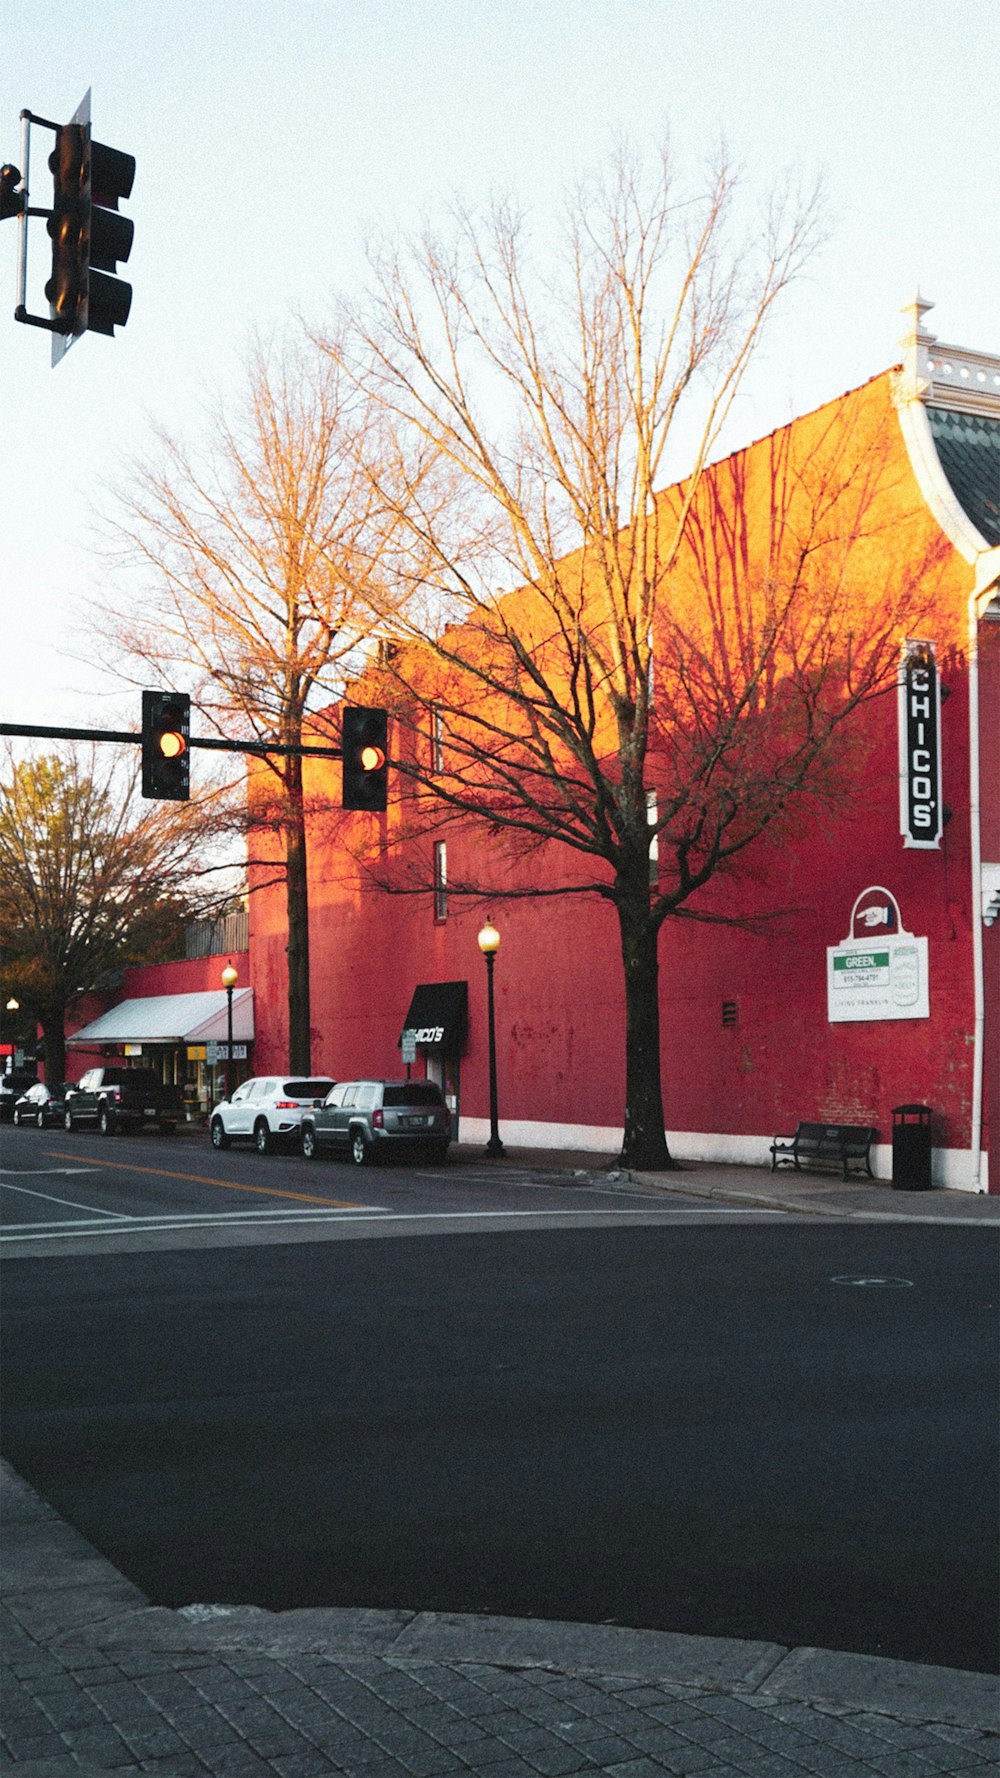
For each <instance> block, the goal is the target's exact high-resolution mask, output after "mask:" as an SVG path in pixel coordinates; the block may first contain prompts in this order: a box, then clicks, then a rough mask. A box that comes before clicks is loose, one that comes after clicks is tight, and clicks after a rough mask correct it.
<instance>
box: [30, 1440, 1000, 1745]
mask: <svg viewBox="0 0 1000 1778" xmlns="http://www.w3.org/2000/svg"><path fill="white" fill-rule="evenodd" d="M0 1509H2V1516H3V1522H4V1562H3V1569H4V1593H3V1599H2V1604H0V1614H2V1630H3V1643H2V1661H3V1674H2V1678H3V1690H4V1702H3V1712H2V1718H0V1724H2V1726H0V1750H2V1765H0V1770H2V1771H3V1773H4V1774H5V1775H6V1774H16V1778H81V1775H83V1778H98V1774H102V1775H106V1774H108V1773H115V1774H117V1775H118V1778H137V1775H138V1774H140V1773H152V1774H156V1775H157V1778H205V1775H206V1774H211V1775H215V1778H326V1775H327V1774H341V1775H345V1778H458V1775H460V1774H469V1773H474V1774H482V1775H484V1778H576V1775H578V1774H579V1775H583V1774H599V1773H605V1774H608V1775H609V1778H654V1775H655V1774H657V1773H663V1772H667V1773H678V1774H691V1775H692V1778H740V1775H742V1778H799V1775H801V1774H810V1775H815V1774H822V1775H824V1778H865V1775H866V1774H871V1775H873V1778H874V1775H876V1774H877V1775H879V1778H911V1775H913V1778H915V1775H917V1774H921V1775H925V1778H926V1775H930V1774H942V1775H944V1778H959V1775H960V1774H961V1775H963V1778H964V1775H968V1778H971V1775H972V1774H983V1775H985V1774H987V1773H991V1772H996V1771H997V1769H998V1767H997V1752H998V1749H1000V1740H998V1738H997V1731H998V1730H1000V1688H998V1686H997V1684H996V1683H995V1682H994V1681H993V1680H992V1679H991V1678H989V1677H988V1676H985V1675H982V1674H976V1673H957V1672H952V1671H949V1670H947V1669H944V1668H939V1667H922V1666H915V1665H910V1664H907V1663H905V1662H898V1661H884V1660H876V1659H872V1658H870V1657H867V1656H859V1655H850V1654H838V1653H833V1652H825V1651H823V1650H817V1649H787V1648H783V1647H781V1646H779V1645H778V1644H775V1643H763V1642H738V1641H730V1640H713V1639H710V1638H707V1637H697V1636H675V1635H667V1634H662V1633H659V1632H654V1631H634V1630H625V1629H617V1628H612V1627H610V1626H593V1627H590V1626H587V1625H580V1624H548V1623H540V1622H534V1621H515V1620H504V1619H498V1618H488V1617H455V1616H447V1615H435V1614H431V1613H426V1612H420V1613H412V1612H406V1611H398V1612H377V1611H364V1610H358V1611H345V1610H326V1611H324V1610H308V1611H289V1612H284V1613H269V1612H265V1611H261V1610H258V1609H257V1608H255V1607H252V1606H247V1607H233V1608H228V1607H213V1606H212V1605H211V1604H204V1605H196V1604H193V1605H191V1606H188V1607H186V1608H185V1609H183V1610H180V1611H168V1610H164V1609H162V1608H158V1607H154V1606H151V1605H149V1603H148V1602H147V1601H146V1599H145V1598H144V1596H143V1595H142V1594H141V1593H140V1592H139V1590H138V1588H136V1587H135V1586H133V1585H132V1583H131V1582H130V1581H128V1580H126V1579H125V1578H124V1576H122V1575H120V1574H119V1573H118V1572H117V1571H116V1570H115V1569H114V1568H113V1567H112V1566H111V1564H110V1563H108V1562H106V1561H105V1560H104V1558H103V1557H101V1556H100V1555H99V1554H98V1553H97V1552H96V1551H95V1550H94V1549H93V1548H91V1546H90V1545H89V1544H87V1543H86V1542H85V1541H84V1539H83V1538H82V1537H80V1536H79V1535H78V1533H77V1532H75V1531H74V1530H73V1529H72V1528H71V1527H70V1526H68V1525H66V1524H65V1523H64V1522H63V1521H62V1520H61V1519H60V1518H59V1517H58V1515H57V1514H56V1513H55V1512H54V1511H53V1510H52V1509H51V1508H50V1507H49V1506H47V1505H46V1503H45V1502H44V1501H42V1500H41V1499H40V1498H39V1497H38V1496H37V1495H36V1494H35V1493H34V1492H33V1491H32V1490H31V1489H30V1488H29V1487H28V1486H27V1485H26V1484H25V1483H24V1482H23V1481H22V1480H21V1479H20V1478H19V1477H18V1476H16V1475H15V1474H14V1473H13V1472H12V1471H11V1470H9V1469H8V1468H7V1466H6V1465H0Z"/></svg>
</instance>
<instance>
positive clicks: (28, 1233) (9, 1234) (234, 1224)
mask: <svg viewBox="0 0 1000 1778" xmlns="http://www.w3.org/2000/svg"><path fill="white" fill-rule="evenodd" d="M345 1214H346V1213H345V1212H344V1211H341V1210H246V1211H240V1210H233V1211H228V1210H227V1211H226V1212H225V1213H224V1214H221V1213H220V1214H216V1215H213V1214H211V1212H208V1213H206V1214H205V1215H203V1216H199V1215H198V1214H197V1213H196V1212H191V1213H188V1214H187V1215H184V1214H179V1215H177V1216H126V1217H123V1218H121V1219H120V1220H119V1222H118V1224H117V1225H116V1226H115V1227H114V1228H109V1227H108V1225H107V1224H106V1223H90V1222H79V1221H76V1220H74V1221H72V1222H69V1221H64V1222H47V1223H44V1224H40V1223H37V1222H15V1223H7V1224H5V1226H4V1228H3V1231H2V1233H0V1246H3V1244H4V1242H6V1241H59V1240H77V1241H81V1240H84V1241H86V1240H92V1239H96V1238H97V1237H98V1236H100V1235H143V1234H150V1233H156V1232H157V1231H159V1230H163V1231H166V1232H170V1233H172V1232H175V1231H177V1230H184V1229H224V1228H278V1227H282V1226H284V1225H286V1224H289V1225H297V1224H301V1223H321V1222H340V1221H342V1220H343V1218H344V1215H345ZM371 1214H372V1215H373V1216H377V1215H378V1214H379V1211H378V1207H377V1206H373V1207H372V1211H371ZM122 1222H124V1224H125V1227H124V1228H123V1227H122V1226H121V1224H122Z"/></svg>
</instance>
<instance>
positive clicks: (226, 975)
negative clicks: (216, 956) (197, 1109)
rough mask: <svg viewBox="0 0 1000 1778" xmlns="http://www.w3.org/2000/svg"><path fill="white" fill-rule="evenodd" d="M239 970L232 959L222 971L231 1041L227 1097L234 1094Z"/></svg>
mask: <svg viewBox="0 0 1000 1778" xmlns="http://www.w3.org/2000/svg"><path fill="white" fill-rule="evenodd" d="M239 979H240V977H239V970H238V969H234V967H233V963H232V960H231V959H230V961H229V962H228V963H227V964H226V967H225V969H224V970H223V971H222V986H223V987H224V988H225V990H226V1027H227V1033H228V1038H229V1042H228V1044H227V1046H226V1098H227V1099H231V1098H232V1096H233V989H234V988H235V986H236V983H237V982H238V981H239Z"/></svg>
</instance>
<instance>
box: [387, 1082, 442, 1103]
mask: <svg viewBox="0 0 1000 1778" xmlns="http://www.w3.org/2000/svg"><path fill="white" fill-rule="evenodd" d="M382 1103H383V1105H440V1104H441V1103H442V1100H441V1088H440V1087H439V1086H438V1084H437V1082H436V1081H433V1080H407V1081H400V1082H399V1083H397V1084H396V1085H394V1086H387V1087H386V1089H385V1093H384V1095H383V1098H382Z"/></svg>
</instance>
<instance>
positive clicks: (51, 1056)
mask: <svg viewBox="0 0 1000 1778" xmlns="http://www.w3.org/2000/svg"><path fill="white" fill-rule="evenodd" d="M39 1024H40V1025H41V1027H42V1039H43V1041H44V1044H45V1078H46V1080H47V1081H48V1082H49V1083H50V1084H51V1083H52V1082H53V1081H58V1080H65V1079H66V1009H65V1007H62V1006H60V1007H58V1008H55V1009H52V1010H49V1009H46V1010H45V1011H43V1013H42V1016H41V1018H40V1019H39Z"/></svg>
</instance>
